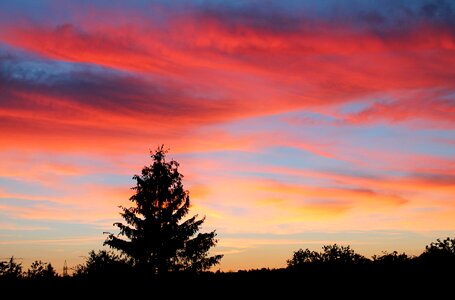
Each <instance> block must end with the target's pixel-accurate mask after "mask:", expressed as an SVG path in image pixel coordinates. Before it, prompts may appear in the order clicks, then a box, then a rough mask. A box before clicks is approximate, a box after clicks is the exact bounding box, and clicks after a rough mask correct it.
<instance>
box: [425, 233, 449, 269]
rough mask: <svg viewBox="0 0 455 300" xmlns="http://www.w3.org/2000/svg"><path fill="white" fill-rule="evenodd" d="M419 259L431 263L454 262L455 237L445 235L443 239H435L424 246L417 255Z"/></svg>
mask: <svg viewBox="0 0 455 300" xmlns="http://www.w3.org/2000/svg"><path fill="white" fill-rule="evenodd" d="M419 259H420V260H423V261H427V262H433V263H444V264H446V263H451V264H454V263H455V239H451V238H449V237H447V238H446V239H444V240H441V239H437V240H436V242H432V243H430V245H427V246H426V247H425V251H424V252H423V253H422V254H421V255H420V256H419Z"/></svg>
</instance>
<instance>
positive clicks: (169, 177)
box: [105, 146, 222, 274]
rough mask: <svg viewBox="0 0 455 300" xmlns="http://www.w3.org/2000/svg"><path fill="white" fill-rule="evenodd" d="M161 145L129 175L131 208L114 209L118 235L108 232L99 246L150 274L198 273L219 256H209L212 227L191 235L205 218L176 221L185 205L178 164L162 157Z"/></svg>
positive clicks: (185, 210) (213, 242)
mask: <svg viewBox="0 0 455 300" xmlns="http://www.w3.org/2000/svg"><path fill="white" fill-rule="evenodd" d="M166 153H167V151H166V150H165V149H164V147H163V146H161V147H158V149H156V150H155V152H151V157H152V159H153V162H152V164H151V165H150V166H145V167H144V168H143V169H142V173H141V175H135V176H134V177H133V179H134V180H136V186H135V187H133V188H132V189H134V190H135V194H134V195H133V196H132V197H131V198H130V201H131V202H133V203H134V206H133V207H129V208H126V207H120V208H121V209H122V213H121V215H122V217H123V218H124V219H125V221H126V223H127V224H123V223H114V225H115V226H117V227H118V228H119V229H120V233H119V235H123V236H125V237H126V239H121V238H119V237H118V236H116V235H114V234H109V237H108V238H107V239H106V241H105V244H106V245H109V246H110V247H112V248H114V249H117V250H120V251H121V252H122V253H124V254H126V255H127V256H129V257H131V258H132V259H133V261H134V263H135V265H137V266H139V267H141V268H143V269H147V270H150V271H151V272H152V273H154V274H163V273H167V272H170V271H182V270H186V271H203V270H207V269H209V268H210V267H211V266H213V265H215V264H217V263H218V262H219V261H220V260H221V258H222V255H215V256H209V255H208V251H209V250H210V248H211V247H213V246H215V245H216V243H217V240H216V239H215V236H216V233H215V231H212V232H209V233H198V234H197V235H196V233H197V232H198V231H199V229H200V227H201V225H202V223H203V222H204V220H205V218H202V219H199V220H198V219H196V218H197V215H196V216H193V217H192V218H189V219H187V220H185V221H182V218H183V217H184V216H185V215H186V214H187V213H188V210H189V207H190V198H189V192H188V191H186V190H184V188H183V185H182V178H183V175H182V174H180V173H179V171H178V167H179V164H178V163H177V162H176V161H174V160H171V161H169V162H168V161H166Z"/></svg>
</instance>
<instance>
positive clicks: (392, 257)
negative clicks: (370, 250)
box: [372, 251, 412, 265]
mask: <svg viewBox="0 0 455 300" xmlns="http://www.w3.org/2000/svg"><path fill="white" fill-rule="evenodd" d="M372 258H373V262H374V263H379V264H383V265H402V264H405V263H409V262H410V261H411V259H412V257H409V256H408V255H407V254H406V253H404V252H403V253H398V252H397V251H393V252H392V253H388V252H383V255H379V256H377V255H373V257H372Z"/></svg>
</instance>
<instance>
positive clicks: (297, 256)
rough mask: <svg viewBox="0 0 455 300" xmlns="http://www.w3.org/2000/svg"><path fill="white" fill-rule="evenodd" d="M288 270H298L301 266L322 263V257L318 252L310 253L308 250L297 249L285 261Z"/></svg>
mask: <svg viewBox="0 0 455 300" xmlns="http://www.w3.org/2000/svg"><path fill="white" fill-rule="evenodd" d="M286 262H287V265H288V268H298V267H301V266H303V265H308V264H315V263H320V262H322V257H321V254H320V253H319V252H316V251H311V250H310V249H308V248H307V249H305V250H303V249H299V250H297V251H295V252H294V254H293V255H292V258H291V259H288V260H287V261H286Z"/></svg>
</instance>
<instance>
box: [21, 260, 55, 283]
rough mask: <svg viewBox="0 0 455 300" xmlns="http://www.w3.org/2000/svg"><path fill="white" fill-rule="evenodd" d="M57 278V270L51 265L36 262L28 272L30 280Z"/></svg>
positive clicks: (39, 261)
mask: <svg viewBox="0 0 455 300" xmlns="http://www.w3.org/2000/svg"><path fill="white" fill-rule="evenodd" d="M54 276H56V273H55V269H54V267H52V265H51V264H50V263H46V262H42V261H41V260H35V261H34V262H33V263H32V264H31V266H30V268H29V269H28V270H27V277H28V278H33V279H36V278H52V277H54Z"/></svg>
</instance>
